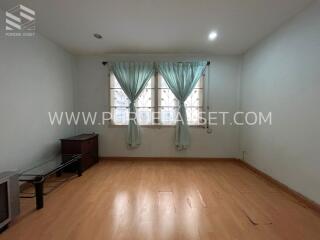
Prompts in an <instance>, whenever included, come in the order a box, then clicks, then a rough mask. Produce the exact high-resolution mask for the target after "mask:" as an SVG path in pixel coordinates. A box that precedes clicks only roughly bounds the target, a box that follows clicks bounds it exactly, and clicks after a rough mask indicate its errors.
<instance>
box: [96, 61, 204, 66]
mask: <svg viewBox="0 0 320 240" xmlns="http://www.w3.org/2000/svg"><path fill="white" fill-rule="evenodd" d="M108 63H109V62H107V61H103V62H102V65H103V66H105V65H107V64H108ZM209 65H210V61H207V66H209Z"/></svg>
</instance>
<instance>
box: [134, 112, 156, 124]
mask: <svg viewBox="0 0 320 240" xmlns="http://www.w3.org/2000/svg"><path fill="white" fill-rule="evenodd" d="M152 112H153V109H152V108H137V120H138V123H139V125H152Z"/></svg>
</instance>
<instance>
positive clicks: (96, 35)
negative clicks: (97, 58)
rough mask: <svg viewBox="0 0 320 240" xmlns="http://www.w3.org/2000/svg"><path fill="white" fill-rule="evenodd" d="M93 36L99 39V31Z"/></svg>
mask: <svg viewBox="0 0 320 240" xmlns="http://www.w3.org/2000/svg"><path fill="white" fill-rule="evenodd" d="M93 36H94V37H95V38H96V39H101V38H102V36H101V35H100V34H99V33H95V34H93Z"/></svg>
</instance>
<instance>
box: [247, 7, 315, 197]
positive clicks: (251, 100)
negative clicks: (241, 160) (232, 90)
mask: <svg viewBox="0 0 320 240" xmlns="http://www.w3.org/2000/svg"><path fill="white" fill-rule="evenodd" d="M319 104H320V3H319V1H317V2H316V3H314V4H313V5H312V6H310V7H309V8H308V9H306V10H305V11H304V12H302V13H301V14H300V15H298V16H297V17H296V18H294V19H293V20H292V21H291V22H290V23H288V24H287V25H285V26H283V27H282V28H281V29H280V30H279V31H278V32H276V33H274V34H273V35H271V36H270V37H269V38H268V39H266V40H265V41H263V42H262V43H261V44H259V45H258V46H256V47H255V48H253V49H251V50H250V51H249V52H248V53H247V54H246V55H245V57H244V63H243V74H242V80H241V106H242V107H241V108H242V110H244V111H267V112H269V111H272V114H273V124H272V126H264V127H245V128H243V130H242V131H241V145H242V146H241V150H244V151H246V152H247V154H246V155H245V160H246V161H248V162H249V163H250V164H252V165H254V166H255V167H257V168H258V169H260V170H262V171H264V172H266V173H267V174H269V175H271V176H272V177H274V178H275V179H277V180H279V181H280V182H282V183H284V184H286V185H288V186H289V187H291V188H293V189H295V190H296V191H298V192H300V193H302V194H304V195H305V196H307V197H309V198H311V199H313V200H314V201H317V202H320V188H319V186H320V174H319V173H320V125H319V119H320V107H319Z"/></svg>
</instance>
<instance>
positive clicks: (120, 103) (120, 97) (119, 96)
mask: <svg viewBox="0 0 320 240" xmlns="http://www.w3.org/2000/svg"><path fill="white" fill-rule="evenodd" d="M110 96H111V99H110V100H111V106H112V107H128V106H129V99H128V98H127V96H126V94H125V93H124V92H123V90H122V89H110Z"/></svg>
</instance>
